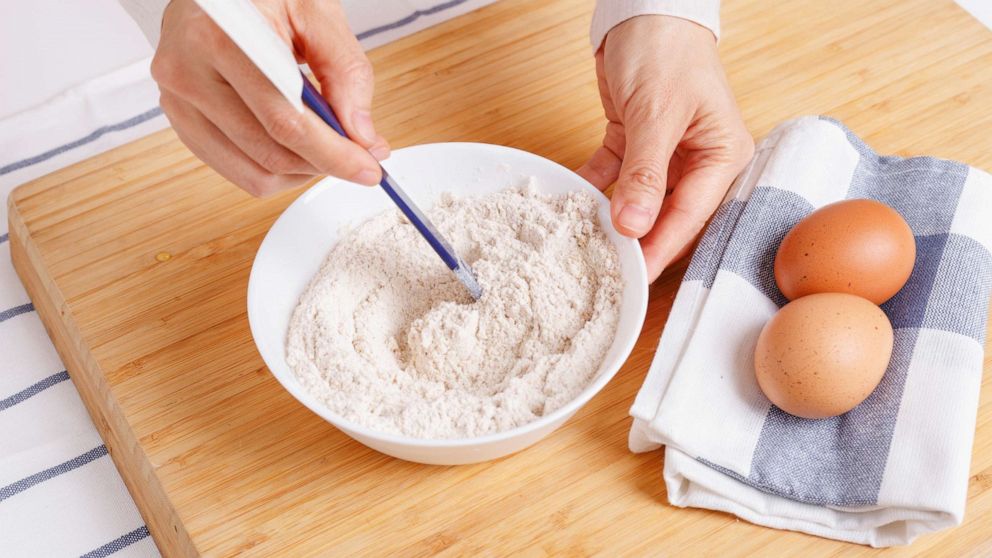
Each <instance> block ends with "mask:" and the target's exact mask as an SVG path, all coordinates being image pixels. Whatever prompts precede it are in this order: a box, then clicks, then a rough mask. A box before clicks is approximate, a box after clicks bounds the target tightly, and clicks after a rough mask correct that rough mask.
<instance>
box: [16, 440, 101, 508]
mask: <svg viewBox="0 0 992 558" xmlns="http://www.w3.org/2000/svg"><path fill="white" fill-rule="evenodd" d="M105 455H107V446H105V445H103V444H101V445H99V446H97V447H95V448H93V449H91V450H90V451H88V452H86V453H84V454H82V455H79V456H76V457H73V458H72V459H70V460H69V461H66V462H64V463H59V464H58V465H56V466H54V467H49V468H48V469H45V470H44V471H41V472H39V473H35V474H33V475H31V476H29V477H24V478H23V479H21V480H19V481H17V482H15V483H12V484H8V485H7V486H0V502H3V501H4V500H6V499H7V498H10V497H11V496H15V495H17V494H20V493H21V492H24V491H25V490H27V489H29V488H31V487H32V486H35V485H38V484H41V483H43V482H45V481H47V480H50V479H53V478H55V477H57V476H59V475H63V474H65V473H68V472H69V471H72V470H74V469H78V468H80V467H82V466H83V465H86V464H87V463H89V462H91V461H94V460H96V459H99V458H101V457H103V456H105Z"/></svg>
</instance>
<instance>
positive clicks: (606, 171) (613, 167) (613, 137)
mask: <svg viewBox="0 0 992 558" xmlns="http://www.w3.org/2000/svg"><path fill="white" fill-rule="evenodd" d="M624 145H625V140H624V135H623V126H621V125H620V124H619V123H617V122H609V123H608V124H607V125H606V135H605V136H604V137H603V145H602V146H600V148H599V149H597V150H596V151H595V152H594V153H593V154H592V157H590V158H589V160H588V161H587V162H586V164H584V165H582V166H581V167H579V170H577V171H576V172H577V173H578V174H579V176H581V177H582V178H585V179H586V180H588V181H589V183H591V184H592V185H593V186H595V187H597V188H599V189H600V190H605V189H606V188H607V187H609V185H610V184H613V183H614V182H616V180H617V177H618V176H620V166H621V162H622V160H623V159H622V157H621V155H622V154H623V150H624Z"/></svg>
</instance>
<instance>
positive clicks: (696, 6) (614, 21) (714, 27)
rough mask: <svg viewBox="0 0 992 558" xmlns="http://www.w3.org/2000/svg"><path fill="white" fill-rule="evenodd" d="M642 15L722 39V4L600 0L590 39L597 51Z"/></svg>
mask: <svg viewBox="0 0 992 558" xmlns="http://www.w3.org/2000/svg"><path fill="white" fill-rule="evenodd" d="M639 15H667V16H674V17H679V18H682V19H687V20H689V21H692V22H695V23H698V24H699V25H702V26H703V27H706V28H707V29H709V30H710V31H712V32H713V35H714V36H716V38H717V39H719V38H720V0H596V11H594V12H593V14H592V28H591V29H590V32H589V39H590V41H591V42H592V48H593V51H596V50H599V46H600V45H602V44H603V39H605V38H606V34H607V33H609V32H610V29H613V28H614V27H616V26H617V25H619V24H621V23H623V22H624V21H627V20H628V19H630V18H632V17H636V16H639Z"/></svg>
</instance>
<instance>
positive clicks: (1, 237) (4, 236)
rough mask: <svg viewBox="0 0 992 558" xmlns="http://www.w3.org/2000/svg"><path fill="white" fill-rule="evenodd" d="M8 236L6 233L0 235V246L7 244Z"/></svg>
mask: <svg viewBox="0 0 992 558" xmlns="http://www.w3.org/2000/svg"><path fill="white" fill-rule="evenodd" d="M8 237H9V235H8V234H7V233H3V234H0V244H3V243H4V242H7V239H8Z"/></svg>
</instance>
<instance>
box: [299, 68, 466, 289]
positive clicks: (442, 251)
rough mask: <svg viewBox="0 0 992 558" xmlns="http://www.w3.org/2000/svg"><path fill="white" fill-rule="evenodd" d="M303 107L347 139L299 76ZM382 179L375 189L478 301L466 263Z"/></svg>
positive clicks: (401, 194)
mask: <svg viewBox="0 0 992 558" xmlns="http://www.w3.org/2000/svg"><path fill="white" fill-rule="evenodd" d="M303 104H305V105H306V106H308V107H310V110H312V111H314V112H315V113H316V114H317V116H319V117H320V118H321V120H323V121H324V122H326V123H327V125H328V126H330V127H331V128H334V131H335V132H337V133H338V134H340V135H341V136H343V137H345V138H347V137H348V134H346V133H345V131H344V128H343V127H342V126H341V122H340V121H339V120H338V118H337V116H336V115H335V114H334V110H333V109H332V108H331V105H329V104H328V103H327V100H326V99H324V97H323V96H322V95H321V94H320V92H319V91H317V88H316V87H314V85H313V84H312V83H310V79H309V78H307V76H306V75H303ZM379 168H380V169H382V180H381V181H380V182H379V186H381V187H382V189H383V190H385V191H386V194H387V195H388V196H389V198H390V199H392V200H393V203H395V204H396V206H397V207H399V208H400V211H402V212H403V214H404V215H406V218H407V219H409V220H410V222H411V223H412V224H413V226H414V227H416V228H417V230H418V231H419V232H420V234H421V235H422V236H423V237H424V240H426V241H427V243H428V244H430V245H431V248H433V249H434V251H435V252H437V255H438V256H440V257H441V260H442V261H444V264H445V265H447V266H448V269H450V270H451V271H453V272H455V275H457V276H458V279H459V280H460V281H461V282H462V283H464V284H465V287H466V288H467V289H468V291H469V293H470V294H471V295H472V298H475V299H478V298H479V297H480V296H482V287H480V286H479V283H478V281H477V280H476V278H475V274H473V273H472V270H471V268H469V266H468V264H466V263H465V262H464V261H463V260H462V259H461V258H460V257H458V254H457V253H455V250H454V248H452V247H451V244H449V243H448V241H447V240H445V239H444V237H443V236H442V235H441V233H440V232H439V231H438V230H437V229H436V228H435V227H434V224H433V223H431V221H430V219H428V218H427V216H426V215H424V212H423V211H421V210H420V208H419V207H417V204H415V203H414V202H413V200H411V199H410V197H409V196H407V194H406V192H404V191H403V189H402V188H400V186H399V184H397V183H396V181H395V180H394V179H393V177H392V176H390V175H389V173H388V172H386V169H384V168H382V165H380V166H379Z"/></svg>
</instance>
